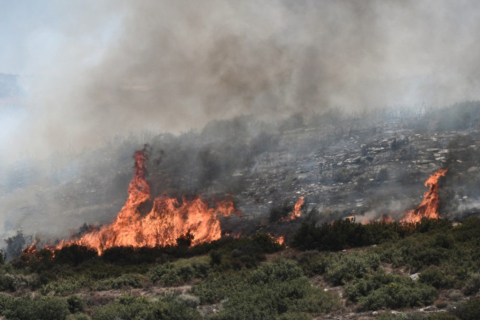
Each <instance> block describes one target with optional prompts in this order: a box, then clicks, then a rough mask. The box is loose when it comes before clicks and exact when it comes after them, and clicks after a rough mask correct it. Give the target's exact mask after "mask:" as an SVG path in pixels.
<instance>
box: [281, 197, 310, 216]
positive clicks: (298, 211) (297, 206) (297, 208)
mask: <svg viewBox="0 0 480 320" xmlns="http://www.w3.org/2000/svg"><path fill="white" fill-rule="evenodd" d="M304 203H305V198H304V197H303V196H301V197H300V198H298V200H297V202H296V203H295V206H294V207H293V211H292V214H291V215H290V216H288V217H284V218H282V219H280V221H282V222H284V221H292V220H295V219H297V218H300V217H301V216H302V207H303V204H304Z"/></svg>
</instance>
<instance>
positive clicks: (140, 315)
mask: <svg viewBox="0 0 480 320" xmlns="http://www.w3.org/2000/svg"><path fill="white" fill-rule="evenodd" d="M200 318H201V317H200V315H199V314H198V312H197V311H196V310H195V309H194V308H191V307H189V306H188V305H186V304H184V303H183V302H181V301H179V300H178V299H175V297H169V296H164V297H162V298H161V300H159V301H148V300H147V299H145V298H134V297H129V296H124V297H121V298H120V299H119V300H118V301H117V302H116V303H115V304H110V305H106V306H103V307H99V308H97V309H96V310H95V312H94V314H93V318H92V319H93V320H116V319H142V320H155V319H165V320H183V319H185V320H197V319H200Z"/></svg>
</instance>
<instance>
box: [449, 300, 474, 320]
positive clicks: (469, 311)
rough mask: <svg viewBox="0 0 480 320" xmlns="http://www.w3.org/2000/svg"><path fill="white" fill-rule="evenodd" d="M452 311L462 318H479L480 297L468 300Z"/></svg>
mask: <svg viewBox="0 0 480 320" xmlns="http://www.w3.org/2000/svg"><path fill="white" fill-rule="evenodd" d="M451 312H452V313H453V314H454V315H455V316H457V317H458V318H459V319H460V320H478V319H480V299H472V300H468V301H467V302H465V303H463V304H460V305H458V306H457V307H456V309H453V310H451Z"/></svg>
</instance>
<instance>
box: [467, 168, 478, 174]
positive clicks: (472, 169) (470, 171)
mask: <svg viewBox="0 0 480 320" xmlns="http://www.w3.org/2000/svg"><path fill="white" fill-rule="evenodd" d="M478 170H479V168H478V167H470V168H468V170H467V172H468V173H472V172H477V171H478Z"/></svg>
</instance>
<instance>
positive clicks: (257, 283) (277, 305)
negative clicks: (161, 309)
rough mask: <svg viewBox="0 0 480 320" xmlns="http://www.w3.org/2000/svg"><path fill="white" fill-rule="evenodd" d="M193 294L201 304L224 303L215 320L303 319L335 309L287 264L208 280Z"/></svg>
mask: <svg viewBox="0 0 480 320" xmlns="http://www.w3.org/2000/svg"><path fill="white" fill-rule="evenodd" d="M237 274H238V273H237ZM192 292H193V293H194V294H196V295H198V296H199V297H200V300H201V302H202V303H203V302H207V303H212V302H218V301H220V300H221V299H227V300H226V302H225V303H224V309H223V310H222V311H221V312H220V313H218V314H217V315H215V316H214V319H277V317H278V316H280V315H283V314H285V317H287V319H291V318H292V317H293V315H294V314H298V315H301V317H302V318H304V317H305V315H304V314H303V313H304V312H312V313H321V312H329V311H330V310H332V309H334V308H336V307H337V306H338V298H337V297H335V296H334V295H332V294H331V293H329V292H324V291H322V290H319V289H315V288H312V286H311V285H310V283H309V281H308V279H307V278H306V277H304V276H303V272H302V269H301V268H299V267H298V266H297V265H296V263H294V262H293V261H287V260H276V261H274V262H270V263H265V264H263V265H262V266H260V267H259V268H258V269H257V270H255V271H253V272H250V273H246V272H245V273H244V274H243V277H242V276H240V277H238V276H236V277H229V276H226V277H225V278H220V277H218V276H215V277H212V278H208V279H207V280H206V281H205V282H202V283H200V284H198V285H196V286H194V287H193V289H192Z"/></svg>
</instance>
